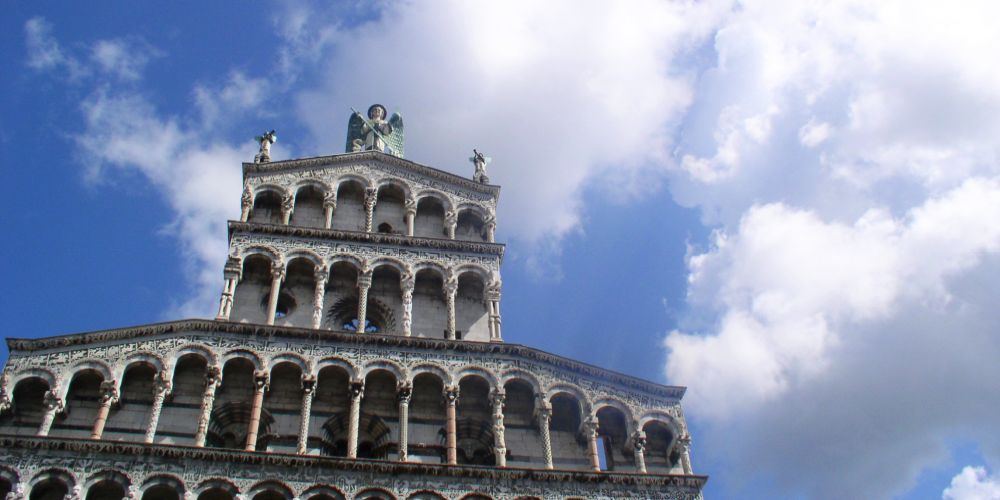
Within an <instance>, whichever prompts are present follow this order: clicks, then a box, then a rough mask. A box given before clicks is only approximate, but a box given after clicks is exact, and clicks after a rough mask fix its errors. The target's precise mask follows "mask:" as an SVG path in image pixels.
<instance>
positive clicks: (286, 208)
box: [281, 193, 295, 226]
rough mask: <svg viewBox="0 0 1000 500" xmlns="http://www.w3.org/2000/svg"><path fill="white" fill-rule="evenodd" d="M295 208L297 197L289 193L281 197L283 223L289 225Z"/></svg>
mask: <svg viewBox="0 0 1000 500" xmlns="http://www.w3.org/2000/svg"><path fill="white" fill-rule="evenodd" d="M294 208H295V198H294V197H293V196H292V195H291V194H288V193H285V195H284V196H282V197H281V223H282V224H284V225H286V226H287V225H288V223H289V222H291V220H292V210H293V209H294Z"/></svg>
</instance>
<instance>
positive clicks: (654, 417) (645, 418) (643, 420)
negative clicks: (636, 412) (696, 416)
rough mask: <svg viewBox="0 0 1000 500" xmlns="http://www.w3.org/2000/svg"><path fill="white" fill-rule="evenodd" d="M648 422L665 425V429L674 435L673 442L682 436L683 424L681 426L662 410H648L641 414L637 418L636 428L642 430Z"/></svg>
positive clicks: (675, 419)
mask: <svg viewBox="0 0 1000 500" xmlns="http://www.w3.org/2000/svg"><path fill="white" fill-rule="evenodd" d="M650 422H660V423H662V424H664V425H666V426H667V428H668V429H670V432H671V433H672V434H673V435H674V440H675V441H676V440H677V438H679V437H680V436H682V435H683V434H684V426H683V424H681V423H680V421H678V420H677V418H675V417H674V416H673V415H670V414H669V413H667V412H664V411H662V410H650V411H647V412H645V413H643V414H642V416H641V417H639V420H638V423H637V424H636V428H638V429H643V428H645V427H646V425H647V424H649V423H650Z"/></svg>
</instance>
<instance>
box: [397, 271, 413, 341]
mask: <svg viewBox="0 0 1000 500" xmlns="http://www.w3.org/2000/svg"><path fill="white" fill-rule="evenodd" d="M415 283H416V281H415V280H414V278H413V275H412V274H409V273H407V274H406V275H405V276H403V277H402V278H400V280H399V286H400V288H402V291H403V293H402V294H403V336H404V337H409V336H410V335H412V332H413V287H414V286H415Z"/></svg>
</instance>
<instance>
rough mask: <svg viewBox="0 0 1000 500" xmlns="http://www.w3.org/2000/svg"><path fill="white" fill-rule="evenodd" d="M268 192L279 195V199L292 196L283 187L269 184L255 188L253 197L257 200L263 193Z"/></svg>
mask: <svg viewBox="0 0 1000 500" xmlns="http://www.w3.org/2000/svg"><path fill="white" fill-rule="evenodd" d="M266 192H272V193H274V194H276V195H278V196H279V197H285V196H288V195H290V194H291V193H289V192H288V190H287V189H285V188H284V187H283V186H279V185H277V184H270V183H267V184H261V185H259V186H257V187H255V188H254V189H253V197H254V199H255V200H256V199H257V196H258V195H260V194H261V193H266Z"/></svg>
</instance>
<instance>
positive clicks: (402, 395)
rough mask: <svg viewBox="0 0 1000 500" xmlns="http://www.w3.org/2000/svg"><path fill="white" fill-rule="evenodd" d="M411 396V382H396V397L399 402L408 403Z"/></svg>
mask: <svg viewBox="0 0 1000 500" xmlns="http://www.w3.org/2000/svg"><path fill="white" fill-rule="evenodd" d="M412 396H413V384H411V383H409V382H399V383H397V384H396V399H398V400H399V404H402V405H408V404H410V398H411V397H412Z"/></svg>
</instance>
